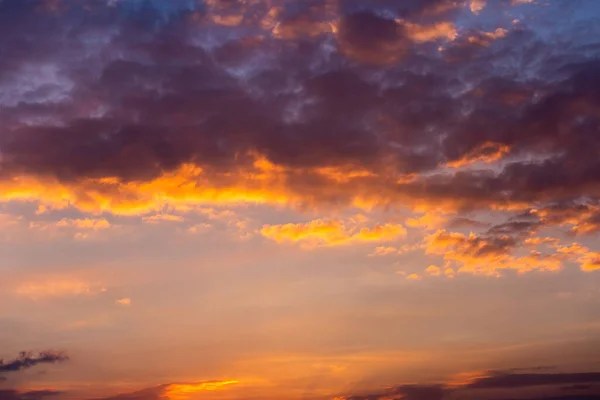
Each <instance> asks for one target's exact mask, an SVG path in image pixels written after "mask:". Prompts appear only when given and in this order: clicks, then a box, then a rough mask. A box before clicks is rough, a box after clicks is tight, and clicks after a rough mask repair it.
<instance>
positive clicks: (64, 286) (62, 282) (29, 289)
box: [15, 278, 106, 300]
mask: <svg viewBox="0 0 600 400" xmlns="http://www.w3.org/2000/svg"><path fill="white" fill-rule="evenodd" d="M105 291H106V288H105V287H104V286H102V285H100V284H98V283H93V282H88V281H84V280H79V279H72V278H64V279H61V278H58V279H55V278H51V279H46V280H40V281H32V282H26V283H22V284H20V285H19V286H17V288H16V289H15V293H16V294H17V295H19V296H24V297H29V298H31V299H33V300H39V299H42V298H52V297H69V296H91V295H96V294H98V293H102V292H105Z"/></svg>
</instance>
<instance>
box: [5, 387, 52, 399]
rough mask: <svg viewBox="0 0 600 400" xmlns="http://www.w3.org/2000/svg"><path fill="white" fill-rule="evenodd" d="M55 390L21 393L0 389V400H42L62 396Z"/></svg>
mask: <svg viewBox="0 0 600 400" xmlns="http://www.w3.org/2000/svg"><path fill="white" fill-rule="evenodd" d="M62 394H63V393H62V392H59V391H55V390H30V391H25V392H21V391H18V390H13V389H0V400H43V399H46V398H53V397H56V396H60V395H62Z"/></svg>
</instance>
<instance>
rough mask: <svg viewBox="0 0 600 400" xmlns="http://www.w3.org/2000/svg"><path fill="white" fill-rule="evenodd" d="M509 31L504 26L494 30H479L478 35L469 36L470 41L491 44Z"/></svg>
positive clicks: (482, 44) (484, 44) (485, 44)
mask: <svg viewBox="0 0 600 400" xmlns="http://www.w3.org/2000/svg"><path fill="white" fill-rule="evenodd" d="M507 33H508V31H507V30H506V29H503V28H498V29H496V30H495V31H493V32H478V33H477V34H476V35H473V36H469V37H468V39H467V40H468V41H469V43H474V44H478V45H480V46H489V45H490V44H491V42H492V41H494V40H497V39H502V38H504V37H506V34H507Z"/></svg>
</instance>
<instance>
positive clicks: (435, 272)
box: [425, 265, 442, 276]
mask: <svg viewBox="0 0 600 400" xmlns="http://www.w3.org/2000/svg"><path fill="white" fill-rule="evenodd" d="M425 274H427V275H430V276H440V275H442V270H441V269H440V267H438V266H435V265H430V266H429V267H427V269H425Z"/></svg>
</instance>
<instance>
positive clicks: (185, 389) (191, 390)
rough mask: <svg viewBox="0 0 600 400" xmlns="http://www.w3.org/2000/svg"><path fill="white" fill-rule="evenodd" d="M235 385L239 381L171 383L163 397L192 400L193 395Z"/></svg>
mask: <svg viewBox="0 0 600 400" xmlns="http://www.w3.org/2000/svg"><path fill="white" fill-rule="evenodd" d="M237 383H239V381H235V380H230V381H211V382H200V383H173V384H170V385H167V386H166V387H165V389H164V394H163V395H164V396H165V397H166V398H168V399H170V400H187V399H190V398H192V397H193V395H194V394H197V393H201V392H207V391H216V390H221V389H223V388H224V387H226V386H229V385H234V384H237Z"/></svg>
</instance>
